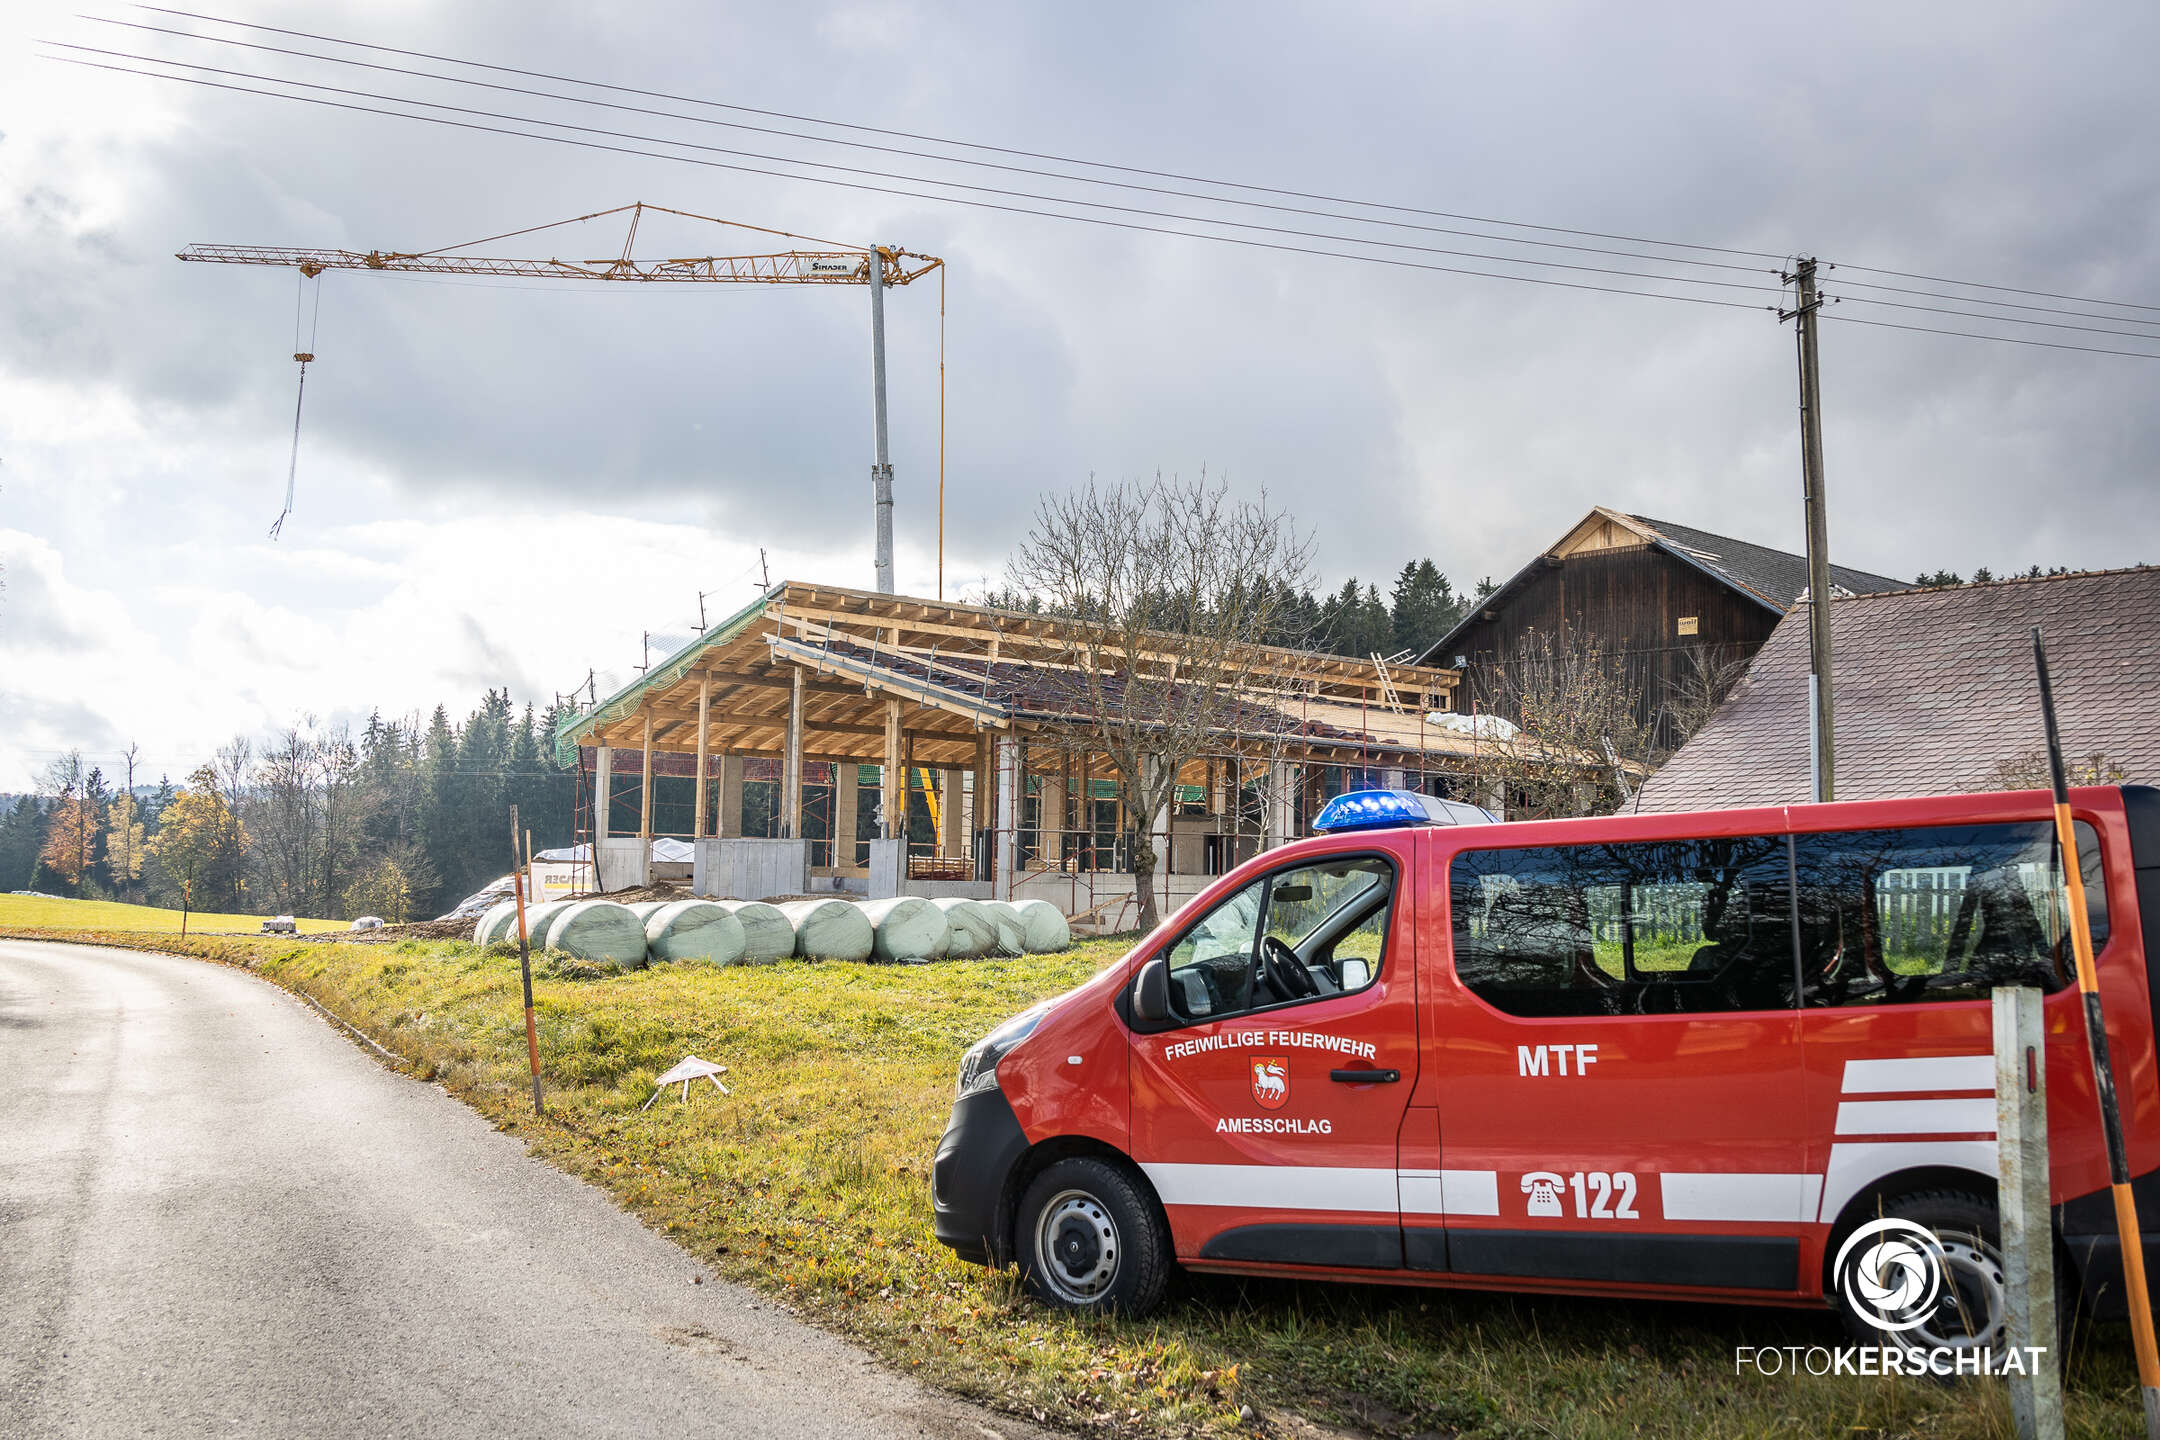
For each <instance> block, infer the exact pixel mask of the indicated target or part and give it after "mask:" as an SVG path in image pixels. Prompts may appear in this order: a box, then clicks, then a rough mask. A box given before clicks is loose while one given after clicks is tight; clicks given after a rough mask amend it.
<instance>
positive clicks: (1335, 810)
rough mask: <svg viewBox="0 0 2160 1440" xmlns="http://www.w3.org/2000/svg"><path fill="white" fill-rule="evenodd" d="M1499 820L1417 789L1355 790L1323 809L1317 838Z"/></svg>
mask: <svg viewBox="0 0 2160 1440" xmlns="http://www.w3.org/2000/svg"><path fill="white" fill-rule="evenodd" d="M1494 823H1496V817H1494V816H1493V815H1491V814H1489V813H1488V812H1486V811H1484V810H1480V809H1479V808H1478V807H1477V806H1475V805H1465V804H1463V803H1461V802H1460V801H1456V800H1442V799H1441V798H1440V797H1439V796H1437V795H1420V794H1419V793H1418V792H1417V791H1415V790H1353V791H1351V792H1350V793H1348V794H1346V795H1338V796H1336V797H1335V798H1334V799H1332V800H1330V801H1328V802H1327V804H1325V805H1323V806H1321V807H1320V813H1319V814H1318V815H1317V816H1315V817H1314V818H1313V822H1312V829H1313V833H1314V834H1315V835H1335V834H1341V833H1342V832H1343V831H1346V830H1387V829H1393V828H1395V827H1398V826H1402V825H1490V824H1494Z"/></svg>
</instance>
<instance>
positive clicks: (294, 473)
mask: <svg viewBox="0 0 2160 1440" xmlns="http://www.w3.org/2000/svg"><path fill="white" fill-rule="evenodd" d="M311 285H312V286H313V287H314V289H315V297H314V298H315V303H314V304H313V305H312V306H311V305H308V304H307V303H306V302H307V299H308V287H309V286H311ZM303 310H305V311H306V313H307V316H308V324H307V344H306V345H305V346H303V345H302V344H301V343H300V316H301V313H302V311H303ZM321 321H322V270H321V268H320V267H318V266H311V265H302V266H301V267H300V288H299V289H298V290H297V291H296V292H295V293H294V295H293V317H292V324H293V357H292V358H293V359H295V360H297V361H299V362H300V389H299V392H298V393H297V394H296V395H294V396H293V407H292V461H291V463H289V464H288V465H287V466H286V467H285V508H284V509H282V510H280V511H278V517H277V520H276V521H275V522H274V523H273V524H272V525H271V526H270V538H271V539H272V540H275V539H277V538H278V533H279V532H280V531H282V530H283V529H284V528H285V517H286V516H288V515H290V514H292V505H293V482H294V481H295V480H296V479H297V478H298V477H299V474H300V407H301V406H302V405H303V404H305V403H306V402H307V367H308V362H309V361H310V360H313V359H314V358H315V330H316V326H317V325H319V324H320V323H321Z"/></svg>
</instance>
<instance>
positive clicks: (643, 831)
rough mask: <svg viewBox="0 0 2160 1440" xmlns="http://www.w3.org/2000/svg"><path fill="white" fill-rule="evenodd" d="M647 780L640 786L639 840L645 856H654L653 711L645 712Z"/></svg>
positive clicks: (640, 783)
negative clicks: (641, 842) (643, 845)
mask: <svg viewBox="0 0 2160 1440" xmlns="http://www.w3.org/2000/svg"><path fill="white" fill-rule="evenodd" d="M644 754H645V778H644V780H642V781H641V782H639V785H638V828H637V833H638V839H640V840H642V841H644V842H645V846H646V849H645V854H646V856H647V857H648V862H649V858H650V856H651V855H652V711H650V710H648V711H646V712H645V748H644Z"/></svg>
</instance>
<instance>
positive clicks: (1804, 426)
mask: <svg viewBox="0 0 2160 1440" xmlns="http://www.w3.org/2000/svg"><path fill="white" fill-rule="evenodd" d="M1785 278H1786V279H1787V280H1789V281H1791V282H1793V283H1795V284H1797V285H1798V286H1799V287H1800V301H1799V303H1798V304H1797V305H1795V306H1794V307H1793V308H1792V309H1791V310H1789V311H1786V312H1785V316H1784V318H1787V319H1791V320H1793V321H1795V322H1796V323H1795V326H1794V328H1795V331H1796V332H1797V334H1798V337H1799V342H1800V470H1801V478H1802V482H1803V485H1804V488H1805V490H1806V498H1807V559H1808V662H1809V663H1808V669H1809V673H1811V674H1812V675H1813V676H1814V677H1815V683H1814V685H1813V687H1812V689H1811V692H1810V696H1809V698H1810V699H1811V700H1812V701H1813V702H1814V706H1815V725H1814V732H1815V755H1816V761H1815V799H1816V800H1817V801H1819V802H1823V803H1827V802H1829V801H1830V800H1833V799H1835V798H1836V796H1837V737H1836V731H1835V727H1834V726H1833V724H1832V723H1831V716H1832V713H1833V712H1832V705H1831V695H1830V522H1829V516H1828V511H1827V509H1826V507H1825V504H1824V501H1823V449H1822V374H1821V371H1820V370H1819V369H1818V367H1817V365H1816V357H1815V315H1816V312H1817V311H1818V310H1820V309H1821V308H1822V298H1821V297H1820V296H1819V295H1818V294H1816V291H1815V261H1814V260H1813V259H1812V258H1810V259H1806V260H1802V261H1800V262H1798V263H1797V264H1795V265H1794V266H1793V273H1792V274H1790V275H1788V276H1786V277H1785Z"/></svg>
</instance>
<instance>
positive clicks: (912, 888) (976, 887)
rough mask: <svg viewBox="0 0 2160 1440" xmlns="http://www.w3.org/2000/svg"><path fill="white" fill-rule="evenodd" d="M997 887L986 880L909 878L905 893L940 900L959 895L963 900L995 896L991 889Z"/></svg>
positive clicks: (988, 898) (986, 898) (987, 898)
mask: <svg viewBox="0 0 2160 1440" xmlns="http://www.w3.org/2000/svg"><path fill="white" fill-rule="evenodd" d="M996 888H997V887H996V886H995V885H994V884H992V883H991V882H990V881H988V880H910V881H908V882H907V893H908V894H910V895H920V896H922V897H923V899H925V900H942V899H946V898H948V897H951V896H955V895H957V896H959V897H960V898H961V899H963V900H990V899H994V898H996V897H995V896H993V895H992V894H991V891H993V890H994V889H996Z"/></svg>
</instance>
